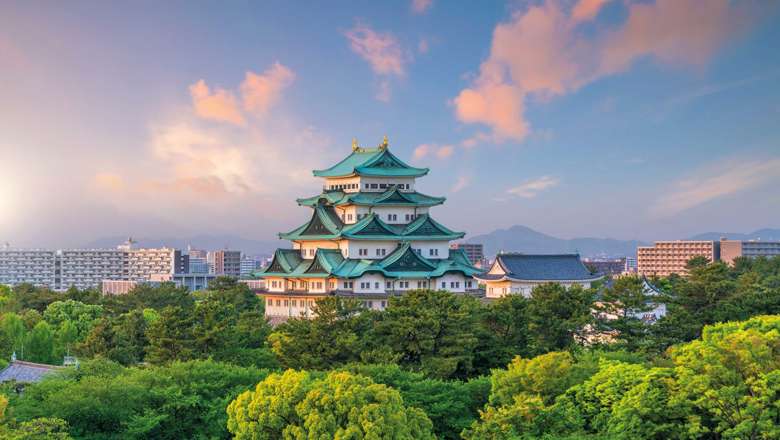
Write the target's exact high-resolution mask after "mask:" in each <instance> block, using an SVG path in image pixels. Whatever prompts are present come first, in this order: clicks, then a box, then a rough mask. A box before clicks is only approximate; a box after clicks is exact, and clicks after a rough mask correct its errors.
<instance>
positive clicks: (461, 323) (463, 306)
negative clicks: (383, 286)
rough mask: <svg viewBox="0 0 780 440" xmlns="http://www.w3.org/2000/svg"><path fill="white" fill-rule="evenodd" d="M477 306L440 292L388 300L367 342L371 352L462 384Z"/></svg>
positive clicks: (469, 364)
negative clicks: (456, 378)
mask: <svg viewBox="0 0 780 440" xmlns="http://www.w3.org/2000/svg"><path fill="white" fill-rule="evenodd" d="M480 311H481V310H480V305H479V302H478V301H477V300H476V299H475V298H473V297H470V296H464V295H455V294H453V293H450V292H446V291H433V290H413V291H410V292H407V293H406V294H404V295H403V296H401V297H395V298H391V299H390V303H389V305H388V307H387V309H385V311H384V312H383V313H381V314H379V315H377V322H376V324H375V326H374V331H373V332H372V334H371V336H370V337H369V338H368V339H369V341H370V343H371V344H372V345H373V349H374V352H380V353H381V352H382V351H385V352H387V351H389V352H390V353H389V354H390V355H391V356H393V357H394V358H395V359H396V360H397V362H398V363H399V364H400V365H402V366H404V367H406V368H410V369H412V370H415V371H422V372H424V373H426V374H428V375H429V376H430V377H440V378H454V377H458V378H465V377H468V376H469V375H470V374H471V373H472V372H473V371H474V351H475V348H476V347H477V344H478V340H477V335H478V334H479V332H480V328H479V316H480Z"/></svg>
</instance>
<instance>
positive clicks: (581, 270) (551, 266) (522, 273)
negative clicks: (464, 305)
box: [475, 253, 602, 282]
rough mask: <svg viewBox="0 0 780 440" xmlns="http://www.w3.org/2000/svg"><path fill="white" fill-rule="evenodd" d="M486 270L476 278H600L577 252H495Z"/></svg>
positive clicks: (564, 279)
mask: <svg viewBox="0 0 780 440" xmlns="http://www.w3.org/2000/svg"><path fill="white" fill-rule="evenodd" d="M489 272H494V273H492V274H491V273H486V274H480V275H478V276H476V277H475V278H477V279H479V280H483V281H503V280H515V281H537V282H545V281H549V282H556V281H592V280H597V279H600V278H602V277H601V275H594V274H591V273H590V271H588V269H587V268H586V267H585V265H584V264H582V261H581V260H580V256H579V255H578V254H550V255H546V254H541V255H539V254H537V255H532V254H520V253H509V254H498V255H496V261H495V262H494V263H493V266H492V267H491V269H490V271H489Z"/></svg>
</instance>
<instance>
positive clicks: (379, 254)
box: [376, 249, 387, 257]
mask: <svg viewBox="0 0 780 440" xmlns="http://www.w3.org/2000/svg"><path fill="white" fill-rule="evenodd" d="M386 253H387V249H377V250H376V256H377V257H384V256H385V254H386Z"/></svg>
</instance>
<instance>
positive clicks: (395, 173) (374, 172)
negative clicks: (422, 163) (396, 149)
mask: <svg viewBox="0 0 780 440" xmlns="http://www.w3.org/2000/svg"><path fill="white" fill-rule="evenodd" d="M429 171H430V169H428V168H399V169H397V170H384V169H381V168H379V169H372V167H358V168H355V172H354V173H352V176H360V177H422V176H424V175H426V174H428V172H429ZM332 177H340V176H332ZM345 177H347V176H345Z"/></svg>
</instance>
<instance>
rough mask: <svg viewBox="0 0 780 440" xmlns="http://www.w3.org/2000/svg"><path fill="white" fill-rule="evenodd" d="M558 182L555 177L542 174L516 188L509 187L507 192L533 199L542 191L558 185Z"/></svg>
mask: <svg viewBox="0 0 780 440" xmlns="http://www.w3.org/2000/svg"><path fill="white" fill-rule="evenodd" d="M558 182H559V181H558V179H557V178H555V177H552V176H542V177H539V178H538V179H533V180H527V181H525V182H523V183H521V184H520V185H518V186H516V187H514V188H509V189H508V190H507V191H506V192H507V193H509V194H511V195H513V196H517V197H523V198H526V199H531V198H534V197H536V195H537V194H539V193H540V192H542V191H544V190H546V189H548V188H552V187H554V186H556V185H558Z"/></svg>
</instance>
